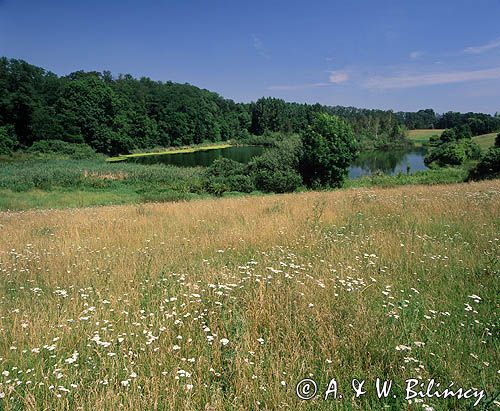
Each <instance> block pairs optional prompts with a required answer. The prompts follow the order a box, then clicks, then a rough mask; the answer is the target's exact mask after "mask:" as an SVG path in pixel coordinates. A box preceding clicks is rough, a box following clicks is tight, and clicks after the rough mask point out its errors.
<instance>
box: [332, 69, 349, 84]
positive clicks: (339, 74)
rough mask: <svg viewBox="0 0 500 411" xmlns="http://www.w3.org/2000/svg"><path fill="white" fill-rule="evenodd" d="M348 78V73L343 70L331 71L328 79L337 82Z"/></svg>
mask: <svg viewBox="0 0 500 411" xmlns="http://www.w3.org/2000/svg"><path fill="white" fill-rule="evenodd" d="M348 79H349V74H348V73H347V72H345V71H331V72H330V77H329V78H328V80H329V81H330V83H333V84H339V83H343V82H344V81H347V80H348Z"/></svg>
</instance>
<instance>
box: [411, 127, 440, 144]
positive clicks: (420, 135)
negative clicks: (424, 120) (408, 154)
mask: <svg viewBox="0 0 500 411" xmlns="http://www.w3.org/2000/svg"><path fill="white" fill-rule="evenodd" d="M443 131H444V129H416V130H408V132H407V138H408V140H410V141H411V142H412V143H413V144H414V145H415V146H417V147H419V146H422V145H423V144H425V143H427V142H428V141H429V139H430V138H431V137H432V136H441V134H443Z"/></svg>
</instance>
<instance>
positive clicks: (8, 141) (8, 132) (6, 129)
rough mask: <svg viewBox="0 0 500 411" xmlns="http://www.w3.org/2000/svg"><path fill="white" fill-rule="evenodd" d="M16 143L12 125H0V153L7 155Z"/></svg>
mask: <svg viewBox="0 0 500 411" xmlns="http://www.w3.org/2000/svg"><path fill="white" fill-rule="evenodd" d="M16 145H17V141H16V138H15V134H14V127H12V126H10V125H7V126H3V127H0V154H2V155H9V154H12V151H13V150H14V148H15V147H16Z"/></svg>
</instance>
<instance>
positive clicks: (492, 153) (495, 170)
mask: <svg viewBox="0 0 500 411" xmlns="http://www.w3.org/2000/svg"><path fill="white" fill-rule="evenodd" d="M497 140H498V137H497ZM484 178H500V147H498V146H495V147H490V149H489V150H488V151H487V152H486V153H485V154H484V156H483V157H482V158H481V160H480V161H479V163H478V164H477V165H476V167H474V168H473V169H472V170H471V172H470V174H469V179H470V180H479V179H484Z"/></svg>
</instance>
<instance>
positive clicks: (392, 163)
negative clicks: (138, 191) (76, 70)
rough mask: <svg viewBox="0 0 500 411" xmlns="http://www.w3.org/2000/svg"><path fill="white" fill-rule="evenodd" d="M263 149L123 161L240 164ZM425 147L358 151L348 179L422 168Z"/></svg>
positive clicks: (179, 164) (180, 164)
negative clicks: (220, 161) (222, 158)
mask: <svg viewBox="0 0 500 411" xmlns="http://www.w3.org/2000/svg"><path fill="white" fill-rule="evenodd" d="M264 150H265V148H263V147H259V146H244V147H229V148H222V149H214V150H202V151H195V152H192V153H178V154H159V155H153V156H143V157H131V158H129V159H127V161H133V162H136V163H141V164H158V163H160V164H168V165H174V166H179V167H196V166H203V167H206V166H209V165H210V164H212V162H213V161H214V160H216V159H217V158H221V157H225V158H229V159H231V160H235V161H238V162H240V163H248V162H249V161H250V160H251V159H252V158H254V157H256V156H258V155H260V154H261V153H262V152H263V151H264ZM424 155H425V150H424V149H422V148H412V149H409V150H391V151H370V152H365V153H361V154H360V155H359V156H358V157H357V158H356V159H355V160H354V161H353V163H352V165H351V166H350V167H349V178H359V177H362V176H366V175H372V174H374V173H377V172H381V173H384V174H390V175H393V174H398V173H399V172H401V173H406V172H407V171H408V172H409V173H414V172H415V171H421V170H426V169H427V167H426V166H425V164H424Z"/></svg>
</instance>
